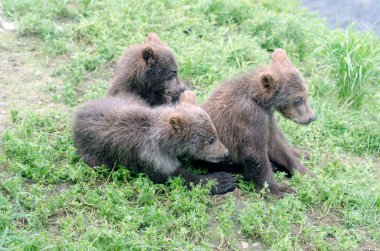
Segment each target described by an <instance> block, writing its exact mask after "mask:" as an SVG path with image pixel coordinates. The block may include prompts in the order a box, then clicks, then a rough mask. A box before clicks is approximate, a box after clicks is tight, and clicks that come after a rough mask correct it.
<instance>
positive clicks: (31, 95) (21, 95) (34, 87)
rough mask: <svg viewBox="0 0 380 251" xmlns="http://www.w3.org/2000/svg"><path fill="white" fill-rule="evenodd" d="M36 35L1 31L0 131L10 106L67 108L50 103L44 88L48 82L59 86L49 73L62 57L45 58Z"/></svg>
mask: <svg viewBox="0 0 380 251" xmlns="http://www.w3.org/2000/svg"><path fill="white" fill-rule="evenodd" d="M39 47H40V42H39V40H38V38H30V37H28V38H24V37H19V36H16V35H15V34H14V33H13V32H11V31H8V30H4V29H1V30H0V132H2V131H3V130H4V128H5V127H7V124H8V123H7V121H9V118H8V115H9V113H10V111H11V110H12V109H17V110H20V111H25V110H30V111H35V112H40V113H44V112H47V111H66V110H67V108H66V107H65V106H64V105H61V104H56V103H53V102H52V100H51V96H50V95H49V94H48V93H47V92H46V91H44V89H45V90H46V86H47V84H48V83H49V84H50V85H55V86H58V85H61V83H62V81H61V79H59V78H55V77H52V73H53V72H54V70H55V69H57V68H58V65H60V64H62V62H64V59H63V58H62V60H60V59H57V60H56V59H54V61H53V60H48V59H47V57H46V56H45V55H44V54H42V52H41V51H40V50H39Z"/></svg>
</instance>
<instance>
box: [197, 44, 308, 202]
mask: <svg viewBox="0 0 380 251" xmlns="http://www.w3.org/2000/svg"><path fill="white" fill-rule="evenodd" d="M299 100H301V101H299ZM202 107H203V108H204V110H205V111H206V112H207V113H208V114H209V115H210V118H211V120H212V121H213V122H214V125H215V127H216V129H217V132H218V134H219V137H220V139H221V141H222V142H223V143H224V144H225V145H226V146H227V148H228V149H229V150H230V154H231V160H232V163H234V164H236V165H238V166H240V167H241V168H242V173H243V176H244V177H245V178H246V179H248V180H253V181H254V182H255V184H256V185H257V187H258V188H259V189H261V188H263V187H264V185H265V183H267V184H268V188H269V190H270V193H271V194H272V195H273V196H274V197H280V196H282V195H283V193H288V192H295V190H294V189H292V188H291V187H289V186H287V185H285V184H280V185H279V184H277V183H276V181H275V180H274V178H273V171H272V164H271V162H273V163H274V164H276V165H279V166H282V167H284V168H286V170H287V171H288V172H289V173H290V174H293V173H294V170H297V171H299V172H300V173H302V174H305V173H307V172H308V170H307V169H306V168H305V167H304V166H303V165H302V164H301V162H300V160H299V159H298V158H297V157H298V156H299V154H300V153H299V151H297V150H295V149H293V148H292V147H291V146H290V145H289V144H288V143H287V142H286V140H285V138H284V136H283V135H282V133H281V132H280V130H279V128H278V127H277V123H276V120H275V117H274V112H275V111H279V112H280V113H281V114H282V115H283V116H285V117H286V118H289V119H291V120H292V121H294V122H296V123H299V124H308V123H310V122H312V121H313V120H315V115H314V113H313V111H312V110H311V108H310V106H309V103H308V88H307V85H306V84H305V81H304V80H303V78H302V77H301V75H300V73H299V71H298V70H297V69H296V68H295V67H294V66H293V64H292V63H291V61H290V60H289V58H288V57H287V55H286V52H285V51H284V50H283V49H277V50H275V51H274V53H273V61H272V64H271V65H268V66H263V67H261V68H259V69H255V70H252V71H250V72H247V73H246V74H244V75H242V76H240V77H237V78H234V79H231V80H228V81H225V82H224V83H223V84H222V85H221V86H220V87H219V88H218V89H217V90H215V91H214V93H213V94H212V95H211V96H210V97H209V98H208V99H207V101H206V102H205V103H204V105H203V106H202Z"/></svg>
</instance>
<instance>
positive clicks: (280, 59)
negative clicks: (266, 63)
mask: <svg viewBox="0 0 380 251" xmlns="http://www.w3.org/2000/svg"><path fill="white" fill-rule="evenodd" d="M272 62H273V63H279V64H284V63H291V61H290V59H289V58H288V55H287V54H286V51H285V50H284V49H281V48H278V49H275V50H274V52H273V54H272Z"/></svg>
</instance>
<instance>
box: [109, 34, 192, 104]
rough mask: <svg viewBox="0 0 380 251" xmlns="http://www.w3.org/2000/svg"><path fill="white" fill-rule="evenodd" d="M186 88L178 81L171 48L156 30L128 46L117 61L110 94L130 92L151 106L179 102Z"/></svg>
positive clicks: (176, 65)
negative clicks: (141, 40)
mask: <svg viewBox="0 0 380 251" xmlns="http://www.w3.org/2000/svg"><path fill="white" fill-rule="evenodd" d="M185 89H187V87H186V86H185V84H181V83H180V81H179V80H178V63H177V59H176V57H175V56H174V53H173V51H172V50H171V49H170V48H169V47H168V46H167V45H166V44H164V43H163V42H162V41H161V40H160V38H159V37H158V36H157V34H155V33H150V34H149V35H148V39H147V41H146V42H145V43H142V44H137V45H134V46H132V47H130V48H128V49H127V50H126V51H125V53H124V54H123V56H122V57H121V59H120V60H119V62H118V64H117V69H116V74H115V78H114V80H113V83H112V85H111V87H110V88H109V90H108V95H109V96H116V95H125V94H127V93H133V94H136V95H138V96H139V97H141V98H142V99H143V100H145V101H146V102H147V103H148V104H149V105H150V106H157V105H162V104H170V103H175V102H177V101H178V99H179V96H180V94H181V93H182V92H183V91H184V90H185Z"/></svg>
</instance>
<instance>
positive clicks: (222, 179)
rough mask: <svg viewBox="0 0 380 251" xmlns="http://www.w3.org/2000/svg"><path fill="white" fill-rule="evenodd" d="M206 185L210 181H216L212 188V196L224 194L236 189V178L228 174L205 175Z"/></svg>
mask: <svg viewBox="0 0 380 251" xmlns="http://www.w3.org/2000/svg"><path fill="white" fill-rule="evenodd" d="M203 177H204V180H203V181H204V183H207V182H208V181H209V180H216V184H215V185H214V186H213V187H212V188H211V191H210V192H211V194H224V193H227V192H230V191H232V190H234V189H235V176H233V175H232V174H230V173H226V172H217V173H211V174H207V175H204V176H203Z"/></svg>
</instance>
